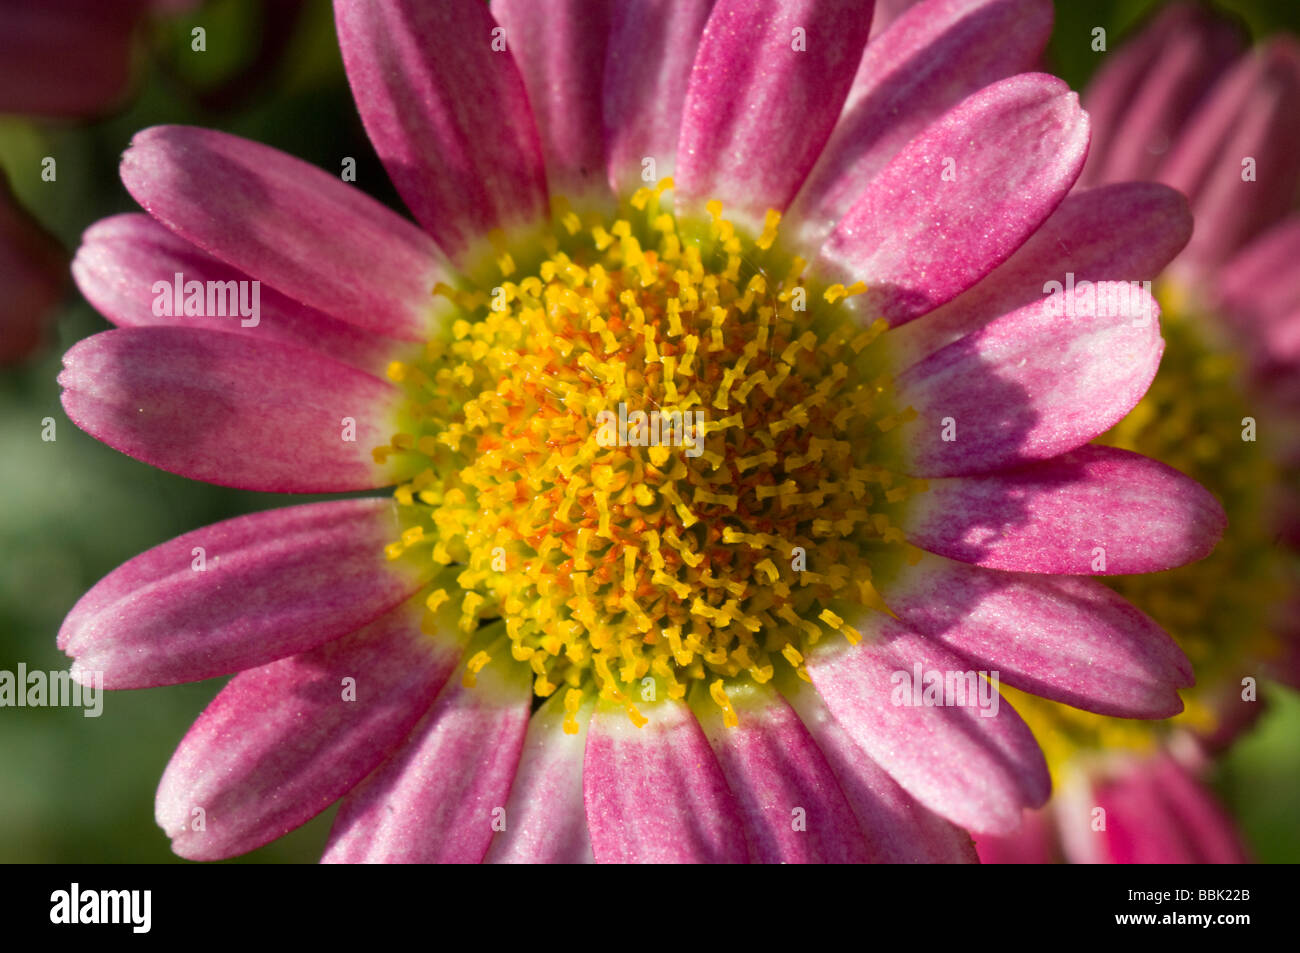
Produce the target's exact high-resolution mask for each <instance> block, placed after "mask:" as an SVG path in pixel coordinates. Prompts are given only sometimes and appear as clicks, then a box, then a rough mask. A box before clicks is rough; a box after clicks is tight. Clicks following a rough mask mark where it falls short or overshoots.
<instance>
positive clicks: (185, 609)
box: [58, 500, 425, 688]
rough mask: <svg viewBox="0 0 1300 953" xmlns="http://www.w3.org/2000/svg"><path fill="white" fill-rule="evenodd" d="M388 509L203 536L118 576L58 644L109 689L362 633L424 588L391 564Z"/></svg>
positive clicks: (320, 507) (306, 510) (194, 676)
mask: <svg viewBox="0 0 1300 953" xmlns="http://www.w3.org/2000/svg"><path fill="white" fill-rule="evenodd" d="M400 533H401V527H400V526H399V525H398V521H397V519H396V514H395V513H394V507H393V504H392V502H391V501H390V500H340V501H337V502H328V503H313V504H309V505H306V506H288V507H282V508H280V509H275V510H268V511H266V512H263V513H252V514H249V515H248V516H239V517H236V518H235V519H231V520H226V521H224V522H221V523H215V524H213V525H211V526H205V527H204V528H203V529H199V530H195V531H194V532H192V533H186V534H185V535H184V536H178V537H176V538H175V539H173V540H170V541H169V542H166V543H163V544H162V545H161V546H155V547H154V548H153V549H151V550H149V551H148V552H144V553H141V554H140V555H139V556H136V557H135V558H134V559H131V560H128V561H127V562H125V563H123V564H122V565H121V566H118V567H117V568H116V569H114V570H113V571H112V572H111V573H109V574H108V575H107V576H105V577H104V578H103V579H101V580H100V581H99V582H98V583H96V584H95V585H94V586H93V587H92V588H91V589H90V591H89V592H87V593H86V594H85V595H84V596H82V597H81V599H80V600H78V602H77V604H76V605H75V606H74V607H73V608H72V611H71V612H69V613H68V617H67V618H66V619H65V620H64V622H63V627H62V628H61V629H60V630H59V638H58V645H59V648H61V649H63V651H64V652H66V653H67V654H68V655H70V656H72V657H73V658H74V659H76V661H75V662H74V663H73V672H74V673H86V674H89V673H91V672H102V673H103V676H104V685H105V687H107V688H147V687H151V686H154V685H169V684H174V683H176V682H193V681H198V680H199V679H203V678H211V677H213V676H214V675H226V674H229V673H230V672H237V671H240V670H242V669H246V668H253V667H255V666H258V665H264V664H266V663H267V662H270V661H273V660H275V659H278V658H283V657H285V656H287V655H294V654H296V653H298V652H304V651H307V650H309V649H313V648H315V647H316V646H318V645H321V644H323V643H325V642H329V641H331V640H333V639H337V638H339V637H341V636H344V635H347V634H348V633H350V632H354V631H356V630H357V629H359V628H361V627H362V626H363V625H365V624H367V623H369V622H371V621H373V620H374V619H376V618H378V617H379V616H380V615H383V614H384V613H385V612H388V611H389V610H390V609H392V608H393V607H394V606H396V605H397V604H398V603H400V602H402V601H403V600H404V599H406V598H407V597H409V596H410V595H412V594H413V593H414V592H415V591H416V590H417V589H419V587H420V581H421V576H422V575H425V573H423V569H424V567H421V566H413V565H411V564H408V563H407V562H405V561H394V562H390V561H389V560H387V559H385V558H384V553H383V548H384V546H385V545H386V544H387V543H390V542H392V541H393V540H394V539H396V538H397V537H398V535H399V534H400Z"/></svg>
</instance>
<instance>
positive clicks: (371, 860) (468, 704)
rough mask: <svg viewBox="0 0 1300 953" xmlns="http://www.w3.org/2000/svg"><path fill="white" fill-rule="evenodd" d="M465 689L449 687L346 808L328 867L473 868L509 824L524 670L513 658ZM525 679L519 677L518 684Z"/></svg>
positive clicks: (524, 717)
mask: <svg viewBox="0 0 1300 953" xmlns="http://www.w3.org/2000/svg"><path fill="white" fill-rule="evenodd" d="M503 664H504V665H506V666H507V667H508V674H507V675H506V676H505V677H501V676H500V675H499V673H497V672H496V671H493V670H492V669H488V670H485V671H484V672H482V673H480V674H479V676H478V684H476V685H475V686H474V687H472V688H466V687H465V686H464V685H462V684H461V683H460V682H459V681H458V680H452V681H451V682H450V683H449V684H448V685H447V687H446V688H445V689H444V690H443V693H442V694H441V695H439V696H438V700H437V701H436V702H435V703H434V705H433V708H431V709H430V710H429V713H428V714H427V715H425V716H424V719H423V720H422V721H421V722H420V724H419V725H417V726H416V727H415V730H414V731H412V732H411V735H410V737H409V738H407V740H406V742H405V744H403V745H402V747H401V748H400V749H398V751H397V753H396V754H394V755H393V756H392V757H391V758H390V759H389V760H388V761H387V762H386V763H385V764H384V765H383V766H382V767H380V768H379V769H378V770H377V771H375V772H374V773H373V774H372V775H370V777H368V778H366V780H365V781H364V782H362V783H361V784H360V785H358V786H357V788H356V789H355V790H353V791H352V792H351V793H350V794H348V796H347V797H345V798H344V799H343V803H342V805H341V806H340V807H339V813H338V817H337V818H335V820H334V828H333V830H331V831H330V840H329V844H328V845H326V847H325V854H324V856H322V857H321V862H322V863H326V864H440V863H451V864H477V863H478V862H479V861H481V860H482V859H483V855H484V854H485V853H486V852H487V849H488V844H489V843H490V842H491V841H492V836H493V831H494V829H495V825H496V824H499V823H501V822H502V821H504V823H505V824H506V825H507V829H508V826H509V824H510V822H511V821H512V820H513V819H512V818H511V817H510V815H509V813H503V812H504V811H505V804H506V795H507V794H509V792H510V782H511V780H512V779H513V778H514V776H515V767H516V765H517V764H518V762H519V749H520V748H521V746H522V745H523V741H524V732H525V731H526V730H527V728H528V706H529V702H530V701H531V700H532V686H531V683H530V680H529V678H528V669H527V668H526V667H524V666H520V665H515V664H514V663H513V661H512V660H510V659H509V658H508V656H507V661H506V662H505V663H503ZM520 676H522V677H520Z"/></svg>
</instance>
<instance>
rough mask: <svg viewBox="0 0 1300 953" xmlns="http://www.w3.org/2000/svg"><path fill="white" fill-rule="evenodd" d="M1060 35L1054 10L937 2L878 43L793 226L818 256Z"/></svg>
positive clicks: (1010, 2) (1017, 1)
mask: <svg viewBox="0 0 1300 953" xmlns="http://www.w3.org/2000/svg"><path fill="white" fill-rule="evenodd" d="M1051 30H1052V5H1051V3H1050V2H1048V0H929V2H926V3H921V4H917V5H916V6H915V7H913V8H912V9H910V10H909V11H907V12H906V13H904V14H903V15H902V16H901V17H899V19H898V20H896V21H895V22H894V24H893V25H892V26H891V28H890V29H889V31H888V32H887V33H886V34H885V35H884V36H881V37H880V38H879V39H876V40H873V41H872V42H871V43H870V44H869V45H868V46H867V49H866V52H865V53H864V54H863V56H862V62H861V64H860V65H859V66H858V71H857V75H856V77H855V78H854V80H853V86H852V88H851V89H850V90H849V96H848V100H847V101H846V102H845V103H844V111H843V113H842V114H841V116H840V120H839V122H838V124H837V125H836V127H835V131H834V133H833V134H832V135H831V138H830V141H829V142H827V143H826V148H825V149H824V150H823V151H822V155H821V158H820V159H818V160H817V165H816V166H815V167H814V169H813V171H812V173H811V174H810V175H809V176H808V181H807V182H805V183H804V185H803V188H802V189H800V191H799V195H798V197H797V198H796V199H795V202H794V205H793V206H792V207H791V209H790V214H789V215H788V216H787V218H788V219H796V218H797V219H801V220H805V221H801V222H800V229H801V237H802V239H803V242H804V244H805V247H810V248H816V247H817V246H818V245H820V244H821V242H822V241H823V240H824V239H825V237H826V235H827V234H829V233H830V231H831V229H832V228H833V227H834V226H835V223H836V221H838V220H839V217H840V216H841V215H842V214H844V210H845V209H847V208H849V207H850V206H851V205H852V204H853V201H854V200H855V199H857V198H858V196H860V195H861V194H862V191H863V189H865V188H866V187H867V184H868V183H869V182H870V181H871V179H872V178H873V177H874V176H875V175H876V174H877V173H878V172H879V171H880V170H881V169H883V168H884V167H885V165H886V164H887V163H888V162H889V160H890V159H892V158H893V157H894V156H895V155H897V154H898V152H899V151H900V150H901V149H902V148H903V147H904V146H906V145H907V144H908V143H909V142H910V141H911V140H912V139H913V138H915V137H916V136H917V135H919V134H920V133H921V132H922V131H923V130H924V129H925V127H926V126H928V125H929V124H930V123H931V122H933V121H934V120H935V119H938V118H939V116H941V115H942V114H943V113H945V112H947V111H948V110H949V109H951V108H952V107H953V106H955V105H957V103H959V102H960V101H961V100H963V99H964V98H966V97H967V96H969V95H970V94H971V93H974V92H976V91H977V90H979V89H982V88H983V87H985V86H987V85H988V84H990V83H992V82H995V81H997V80H1000V79H1003V78H1005V77H1007V76H1010V75H1012V74H1014V73H1018V72H1020V71H1022V70H1027V69H1030V68H1031V67H1032V66H1033V64H1034V62H1035V61H1036V60H1037V58H1038V56H1039V55H1040V54H1041V53H1042V51H1043V47H1044V46H1046V45H1047V37H1048V34H1049V33H1050V32H1051Z"/></svg>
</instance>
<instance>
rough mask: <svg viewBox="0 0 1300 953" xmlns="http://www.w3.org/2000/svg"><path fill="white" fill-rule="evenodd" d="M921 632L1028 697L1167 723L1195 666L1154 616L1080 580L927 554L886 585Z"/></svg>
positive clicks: (894, 605) (891, 599) (896, 606)
mask: <svg viewBox="0 0 1300 953" xmlns="http://www.w3.org/2000/svg"><path fill="white" fill-rule="evenodd" d="M880 591H881V595H882V596H883V597H884V600H885V603H886V604H887V605H888V606H889V608H890V609H891V610H892V611H893V612H894V614H895V615H896V616H897V617H898V619H899V621H900V622H901V623H902V624H903V625H905V626H907V627H908V628H909V629H911V630H913V631H914V632H919V633H920V634H922V635H924V636H926V637H927V638H930V639H932V640H934V641H935V642H938V643H939V644H941V645H944V646H946V647H947V648H948V649H949V650H951V651H952V652H953V653H954V654H956V655H959V656H961V657H962V658H964V659H966V660H967V661H968V662H970V663H971V664H972V665H973V666H975V667H976V668H977V669H979V670H981V671H996V672H998V673H999V678H1000V680H1001V681H1002V682H1005V683H1006V684H1008V685H1010V686H1011V687H1012V688H1018V689H1020V690H1021V691H1026V692H1032V693H1033V694H1035V695H1040V696H1042V697H1043V698H1050V699H1052V700H1053V701H1058V702H1063V703H1065V704H1067V705H1073V706H1074V707H1076V708H1082V709H1085V710H1086V711H1092V712H1097V713H1099V714H1103V715H1115V716H1117V717H1120V718H1168V717H1170V716H1172V715H1176V714H1178V713H1179V712H1180V711H1182V710H1183V703H1182V701H1181V699H1179V697H1178V692H1177V691H1176V689H1177V688H1185V687H1188V686H1190V685H1192V684H1193V682H1194V679H1193V677H1192V666H1191V663H1190V662H1188V661H1187V657H1186V656H1185V655H1183V652H1182V650H1181V649H1180V648H1178V645H1177V644H1176V643H1175V642H1174V640H1173V639H1171V638H1170V637H1169V636H1168V635H1167V634H1166V633H1165V631H1164V630H1163V629H1161V628H1160V626H1159V625H1157V624H1156V623H1155V622H1154V621H1152V620H1151V619H1150V618H1149V617H1147V616H1146V615H1144V614H1143V613H1141V612H1139V611H1138V610H1137V609H1136V608H1134V607H1133V606H1132V605H1130V604H1129V603H1128V602H1127V601H1126V600H1125V599H1124V598H1123V597H1122V596H1120V595H1119V594H1118V593H1116V592H1115V591H1114V590H1113V589H1111V588H1109V587H1108V586H1105V585H1102V584H1101V583H1100V582H1097V581H1095V580H1092V579H1081V578H1078V577H1076V576H1044V575H1034V574H1029V573H1018V572H991V571H989V570H985V569H980V568H978V567H975V566H968V565H965V564H963V563H959V562H953V561H952V560H948V559H943V558H941V557H939V556H926V557H924V558H923V559H922V560H921V561H920V562H919V563H918V564H917V565H915V566H909V567H905V568H904V569H903V570H902V571H901V573H900V574H899V576H898V577H897V578H896V579H894V580H892V582H890V583H885V582H884V581H883V580H882V581H881V583H880Z"/></svg>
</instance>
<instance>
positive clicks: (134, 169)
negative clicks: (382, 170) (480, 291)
mask: <svg viewBox="0 0 1300 953" xmlns="http://www.w3.org/2000/svg"><path fill="white" fill-rule="evenodd" d="M122 182H123V183H124V184H125V185H126V187H127V190H128V191H129V192H130V193H131V194H132V195H133V196H134V197H135V200H136V201H137V202H139V203H140V205H141V206H143V208H144V209H145V211H147V212H148V213H149V214H150V215H152V216H153V217H154V218H156V219H158V220H159V221H160V222H162V223H163V224H164V225H166V226H167V227H168V228H169V229H171V230H172V231H173V232H175V233H176V234H178V235H180V236H181V237H182V238H184V239H185V240H186V241H188V242H190V243H192V244H194V245H197V246H198V247H199V248H201V249H203V250H204V251H206V252H208V253H209V254H211V255H213V256H215V257H217V258H219V259H221V260H222V261H224V262H225V263H226V264H228V265H231V266H233V267H235V268H238V269H240V270H241V271H244V272H247V273H248V274H250V275H252V276H253V277H254V278H259V279H261V280H263V281H265V282H266V283H267V284H269V285H272V286H273V287H275V288H276V289H277V290H279V291H281V292H283V293H284V294H286V295H288V296H289V297H291V298H294V299H296V300H298V301H301V302H302V303H303V304H306V305H309V306H311V307H313V308H316V309H317V310H320V311H324V312H325V313H326V314H331V315H333V316H334V317H336V318H338V319H339V320H341V321H346V322H348V323H349V324H354V325H356V326H357V327H360V328H365V329H366V330H370V331H374V332H376V333H378V334H382V335H388V336H391V337H398V338H403V339H406V340H412V341H423V340H424V339H425V338H427V337H428V336H429V333H430V331H431V330H432V328H433V301H432V298H431V297H430V292H431V291H432V289H433V286H434V284H435V283H436V282H437V281H439V280H440V279H442V278H443V277H445V276H446V274H447V271H446V267H445V265H444V264H443V263H442V261H441V257H440V256H439V254H438V250H437V247H436V246H435V245H434V244H433V242H432V241H431V240H430V239H429V237H428V236H427V235H425V234H423V233H422V232H421V231H420V230H419V229H418V228H416V227H415V226H414V225H412V224H411V223H410V222H408V221H407V220H406V219H404V218H402V217H401V216H399V215H397V214H395V213H394V212H391V211H389V210H388V209H386V208H385V207H384V206H382V205H380V204H379V203H378V202H376V201H375V200H374V199H372V198H370V196H368V195H366V194H364V193H363V192H361V191H359V190H358V189H355V188H352V187H351V186H348V185H344V184H343V183H342V182H341V181H340V180H339V179H338V178H337V177H336V176H332V175H330V174H329V173H327V172H325V171H324V170H322V169H318V168H316V167H315V166H313V165H309V164H308V163H306V162H303V161H302V160H300V159H295V158H294V157H293V156H289V155H286V154H285V153H283V152H280V151H279V150H278V149H272V148H271V147H269V146H264V145H262V144H261V143H257V142H252V141H250V140H248V139H241V138H239V137H238V136H232V135H229V134H227V133H224V132H217V131H215V130H212V129H196V128H194V127H191V126H154V127H153V128H151V129H145V130H144V131H143V132H138V133H136V135H135V138H133V139H132V140H131V148H129V149H127V150H126V152H125V153H124V154H123V156H122ZM158 277H159V278H166V277H167V276H166V275H159V276H158Z"/></svg>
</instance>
